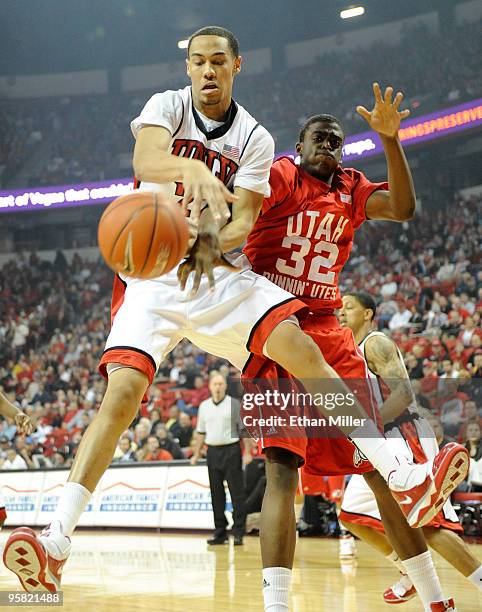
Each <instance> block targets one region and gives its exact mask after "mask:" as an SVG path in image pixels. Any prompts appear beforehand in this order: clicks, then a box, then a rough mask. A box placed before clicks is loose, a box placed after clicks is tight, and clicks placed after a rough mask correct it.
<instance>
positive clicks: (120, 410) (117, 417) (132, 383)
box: [100, 368, 148, 425]
mask: <svg viewBox="0 0 482 612" xmlns="http://www.w3.org/2000/svg"><path fill="white" fill-rule="evenodd" d="M147 385H148V379H147V376H146V375H145V374H143V373H142V372H140V371H138V370H134V369H132V368H123V369H121V370H116V371H115V372H113V373H112V374H111V375H110V376H109V382H108V385H107V392H106V395H105V397H104V401H103V402H102V406H101V409H100V413H101V414H102V415H103V417H104V418H109V417H110V418H112V420H114V421H115V422H117V423H119V424H121V423H124V422H126V421H128V423H127V425H129V424H130V422H131V421H132V419H133V418H134V415H135V414H136V412H137V410H138V408H139V405H140V403H141V400H142V397H143V395H144V393H145V391H146V389H147Z"/></svg>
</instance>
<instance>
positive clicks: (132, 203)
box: [98, 191, 189, 279]
mask: <svg viewBox="0 0 482 612" xmlns="http://www.w3.org/2000/svg"><path fill="white" fill-rule="evenodd" d="M188 238H189V230H188V226H187V222H186V219H185V217H184V215H183V213H182V210H181V207H180V206H179V204H178V203H177V202H176V201H175V200H172V199H170V198H169V197H168V196H166V195H164V194H163V193H159V192H156V193H153V192H149V191H135V192H134V193H130V194H128V195H125V196H121V197H119V198H116V199H115V200H114V201H113V202H111V203H110V204H109V206H108V207H107V208H106V209H105V211H104V213H103V215H102V217H101V219H100V222H99V227H98V242H99V248H100V252H101V253H102V256H103V258H104V260H105V262H106V263H107V265H108V266H109V267H110V268H112V270H114V272H120V273H122V274H125V275H126V276H133V277H135V278H145V279H147V278H155V277H157V276H161V275H163V274H166V273H167V272H169V271H170V270H172V269H173V268H174V266H176V264H178V263H179V261H180V260H181V259H182V257H183V256H184V254H185V252H186V249H187V243H188Z"/></svg>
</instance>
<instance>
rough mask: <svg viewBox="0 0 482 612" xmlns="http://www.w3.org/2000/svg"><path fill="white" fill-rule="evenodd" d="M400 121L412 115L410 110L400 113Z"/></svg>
mask: <svg viewBox="0 0 482 612" xmlns="http://www.w3.org/2000/svg"><path fill="white" fill-rule="evenodd" d="M399 114H400V119H405V118H406V117H408V116H409V115H410V111H409V110H408V108H406V109H405V110H403V111H400V113H399Z"/></svg>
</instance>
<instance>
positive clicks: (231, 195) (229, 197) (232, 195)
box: [223, 185, 239, 202]
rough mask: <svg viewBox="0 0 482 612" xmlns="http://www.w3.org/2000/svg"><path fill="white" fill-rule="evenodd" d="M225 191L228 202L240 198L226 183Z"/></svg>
mask: <svg viewBox="0 0 482 612" xmlns="http://www.w3.org/2000/svg"><path fill="white" fill-rule="evenodd" d="M223 192H224V199H225V200H226V202H236V200H239V198H238V196H237V195H236V194H235V193H233V192H232V191H229V189H228V188H227V187H226V186H225V185H223Z"/></svg>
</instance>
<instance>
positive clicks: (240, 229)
mask: <svg viewBox="0 0 482 612" xmlns="http://www.w3.org/2000/svg"><path fill="white" fill-rule="evenodd" d="M234 193H235V195H236V196H237V197H238V200H237V201H236V203H235V204H233V206H232V212H231V221H230V222H229V223H228V224H227V225H225V226H224V227H223V228H222V229H221V231H220V232H219V240H220V242H221V249H222V251H223V253H229V251H232V250H233V249H236V248H238V247H240V246H241V245H242V244H244V243H245V242H246V238H247V237H248V234H249V232H250V231H251V230H252V229H253V226H254V224H255V222H256V219H257V218H258V215H259V211H260V210H261V206H262V205H263V195H262V194H261V193H256V192H255V191H250V190H249V189H244V187H235V188H234Z"/></svg>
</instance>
